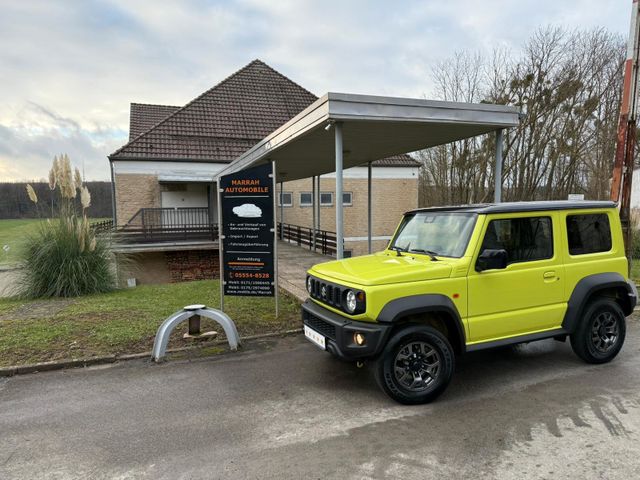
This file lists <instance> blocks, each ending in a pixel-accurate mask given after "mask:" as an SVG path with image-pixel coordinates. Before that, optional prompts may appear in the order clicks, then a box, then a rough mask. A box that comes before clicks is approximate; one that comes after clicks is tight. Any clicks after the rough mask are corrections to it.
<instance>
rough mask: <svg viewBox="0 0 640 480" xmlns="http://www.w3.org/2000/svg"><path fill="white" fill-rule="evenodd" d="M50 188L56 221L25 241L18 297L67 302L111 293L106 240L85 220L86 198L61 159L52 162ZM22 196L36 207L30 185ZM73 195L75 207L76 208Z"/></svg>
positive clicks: (65, 160)
mask: <svg viewBox="0 0 640 480" xmlns="http://www.w3.org/2000/svg"><path fill="white" fill-rule="evenodd" d="M49 188H50V189H51V190H52V192H55V193H56V194H57V195H59V197H60V201H59V205H60V207H59V211H58V218H54V219H51V220H43V221H42V222H41V224H40V228H38V230H37V231H36V233H35V234H32V235H31V236H29V237H28V238H27V239H26V242H25V245H24V248H23V250H22V252H21V254H20V260H21V263H22V266H23V270H22V273H21V278H20V279H19V282H18V293H19V294H20V295H21V296H23V297H28V298H37V297H72V296H79V295H86V294H90V293H101V292H107V291H109V290H112V289H113V288H114V287H115V283H116V278H115V273H114V271H113V270H112V268H111V265H112V261H111V260H112V258H111V257H112V254H111V252H110V249H109V240H108V238H107V237H106V236H103V235H101V236H98V235H96V234H95V232H94V231H93V229H92V228H91V225H90V224H89V220H88V219H87V215H86V209H87V208H88V207H89V205H90V203H91V195H90V193H89V190H88V189H87V187H86V186H83V185H82V177H81V176H80V172H79V171H78V169H76V170H75V173H74V172H73V170H72V168H71V162H70V161H69V157H67V156H66V155H63V156H61V157H60V158H59V159H58V158H54V160H53V167H52V168H51V171H50V172H49ZM27 193H28V195H29V198H30V199H31V201H32V202H34V203H35V204H36V205H37V203H38V198H37V197H36V194H35V192H34V190H33V188H31V185H27ZM78 193H79V194H80V207H77V206H76V202H75V198H76V196H77V194H78Z"/></svg>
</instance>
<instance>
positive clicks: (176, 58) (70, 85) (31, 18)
mask: <svg viewBox="0 0 640 480" xmlns="http://www.w3.org/2000/svg"><path fill="white" fill-rule="evenodd" d="M630 6H631V0H518V1H515V0H482V1H479V0H415V1H414V0H395V1H388V0H387V1H378V0H375V1H374V0H354V1H351V0H322V1H311V0H235V1H231V0H229V1H215V0H182V1H179V2H178V1H175V2H173V1H162V2H160V1H157V0H140V1H138V0H100V1H89V0H56V1H51V0H42V1H37V0H0V32H1V34H0V39H1V40H0V181H7V180H32V179H38V178H42V177H44V176H46V173H47V171H48V168H49V165H50V161H51V159H52V157H53V155H55V154H57V153H61V152H66V153H68V154H69V155H70V156H71V158H72V160H73V161H74V163H76V164H77V165H78V166H83V165H84V168H85V171H86V176H87V178H88V179H95V180H100V179H108V177H109V170H108V162H107V159H106V155H107V154H109V153H111V152H112V151H114V150H115V149H116V148H117V147H119V146H120V145H122V144H123V143H124V142H125V140H126V138H127V136H128V121H129V103H130V102H131V101H135V102H146V103H164V104H172V105H182V104H184V103H186V102H188V101H189V100H190V99H192V98H193V97H195V96H196V95H198V94H199V93H201V92H203V91H204V90H206V89H208V88H210V87H211V86H212V85H214V84H216V83H218V81H220V80H222V79H223V78H225V77H226V76H228V75H229V74H231V73H233V72H234V71H235V70H237V69H238V68H241V67H242V66H244V65H245V64H246V63H248V62H250V61H251V60H253V59H255V58H260V59H261V60H263V61H265V62H267V63H268V64H270V65H271V66H272V67H274V68H276V69H277V70H279V71H281V72H282V73H284V74H285V75H287V76H289V77H290V78H292V79H293V80H294V81H296V82H298V83H300V84H301V85H303V86H304V87H306V88H307V89H309V90H311V91H312V92H314V93H316V94H318V95H321V94H323V93H325V92H327V91H345V92H354V93H371V94H386V95H403V96H418V97H422V96H424V95H427V96H428V95H429V92H430V78H429V77H430V72H431V67H432V66H433V65H434V64H435V63H437V62H438V61H442V60H443V59H446V58H447V57H449V56H450V55H451V54H452V53H454V52H455V51H456V50H461V49H470V50H489V51H490V50H492V49H493V48H494V47H497V46H500V47H507V48H511V49H514V50H517V49H518V48H519V47H520V45H521V44H522V41H523V39H525V38H527V37H528V36H529V35H530V34H531V32H532V31H533V30H535V29H536V28H538V27H540V26H544V25H562V26H567V27H570V28H591V27H604V28H607V29H608V30H610V31H612V32H616V33H620V34H624V35H625V36H626V34H627V31H628V23H629V14H630Z"/></svg>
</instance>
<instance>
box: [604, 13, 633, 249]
mask: <svg viewBox="0 0 640 480" xmlns="http://www.w3.org/2000/svg"><path fill="white" fill-rule="evenodd" d="M632 5H633V7H632V10H631V28H630V30H629V40H628V43H627V58H626V60H625V63H624V82H623V85H622V103H621V105H620V119H619V122H618V139H617V142H616V156H615V162H614V164H613V175H612V178H611V200H612V201H614V202H618V206H619V208H620V221H621V222H622V232H623V235H624V244H625V252H626V255H627V258H628V259H629V260H630V259H631V237H632V235H631V234H632V229H631V184H632V181H633V170H634V168H633V167H634V157H635V151H636V108H637V102H636V100H637V94H638V56H639V55H638V54H639V48H640V4H639V3H638V0H633V3H632Z"/></svg>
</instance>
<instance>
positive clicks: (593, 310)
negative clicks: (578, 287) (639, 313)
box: [570, 297, 627, 363]
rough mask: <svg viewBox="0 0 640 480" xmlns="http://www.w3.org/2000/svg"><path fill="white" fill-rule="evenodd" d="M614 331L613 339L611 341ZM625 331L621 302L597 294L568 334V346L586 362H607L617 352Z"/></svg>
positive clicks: (620, 346) (622, 341)
mask: <svg viewBox="0 0 640 480" xmlns="http://www.w3.org/2000/svg"><path fill="white" fill-rule="evenodd" d="M611 322H614V323H613V324H612V323H611ZM614 327H615V328H614ZM607 332H609V333H607ZM613 332H615V341H611V338H612V337H611V335H612V333H613ZM626 332H627V328H626V320H625V317H624V313H623V311H622V309H621V308H620V305H618V304H617V303H616V302H615V301H613V300H611V299H609V298H605V297H596V298H595V299H593V300H591V301H590V302H589V303H588V304H587V305H586V307H585V309H584V312H583V314H582V318H581V319H580V322H579V324H578V326H577V328H576V330H575V332H573V333H572V334H571V337H570V339H571V348H573V351H574V352H575V354H576V355H578V356H579V357H580V358H581V359H582V360H584V361H585V362H587V363H606V362H610V361H611V360H613V359H614V358H615V356H616V355H618V353H619V352H620V349H621V348H622V344H623V343H624V339H625V335H626ZM601 335H604V337H602V336H601ZM603 338H604V339H607V340H603ZM603 349H604V350H603Z"/></svg>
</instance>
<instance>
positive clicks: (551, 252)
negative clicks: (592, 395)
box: [302, 201, 637, 404]
mask: <svg viewBox="0 0 640 480" xmlns="http://www.w3.org/2000/svg"><path fill="white" fill-rule="evenodd" d="M627 271H628V266H627V259H626V258H625V254H624V246H623V240H622V229H621V226H620V218H619V216H618V211H617V209H616V205H615V204H614V203H612V202H591V201H581V202H569V201H558V202H521V203H501V204H490V205H466V206H459V207H437V208H425V209H418V210H414V211H411V212H408V213H406V214H405V215H404V218H403V219H402V222H401V223H400V225H399V226H398V228H397V230H396V232H395V234H394V236H393V238H392V239H391V241H390V242H389V245H388V247H387V248H386V250H384V251H382V252H379V253H376V254H373V255H366V256H362V257H355V258H348V259H344V260H337V261H331V262H327V263H321V264H318V265H315V266H314V267H312V268H311V269H310V270H309V272H308V274H309V275H308V277H307V279H306V284H307V290H308V292H309V295H310V298H309V299H307V301H306V302H305V303H304V305H303V307H302V317H303V322H304V331H305V335H306V337H307V338H308V339H309V340H310V341H312V342H313V343H315V344H316V345H318V346H319V347H320V348H322V349H324V350H326V351H328V352H330V353H331V354H333V355H335V356H337V357H340V358H342V359H345V360H353V361H358V362H364V361H366V360H374V361H375V363H374V364H373V365H374V370H375V373H376V378H377V380H378V383H379V384H380V386H381V387H382V389H383V390H384V391H385V392H386V393H387V394H388V395H389V396H391V397H392V398H394V399H395V400H397V401H399V402H402V403H408V404H415V403H425V402H429V401H431V400H433V399H434V398H436V397H437V396H438V395H439V394H441V393H442V392H443V391H444V389H445V388H446V387H447V385H448V383H449V381H450V380H451V377H452V375H453V371H454V366H455V358H456V355H460V354H463V353H465V352H471V351H475V350H481V349H485V348H492V347H499V346H504V345H509V344H516V343H524V342H531V341H534V340H541V339H545V338H555V339H556V340H560V341H564V340H566V338H567V337H569V339H570V341H571V347H572V348H573V351H574V352H575V353H576V354H577V355H578V356H579V357H580V358H582V359H583V360H585V361H586V362H589V363H604V362H608V361H610V360H612V359H613V358H614V357H615V356H616V355H617V354H618V352H619V351H620V349H621V348H622V344H623V342H624V338H625V332H626V326H625V316H627V315H630V314H631V312H632V311H633V309H634V307H635V305H636V300H637V290H636V287H635V285H634V284H633V283H632V282H630V281H629V280H628V275H627Z"/></svg>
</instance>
